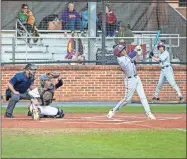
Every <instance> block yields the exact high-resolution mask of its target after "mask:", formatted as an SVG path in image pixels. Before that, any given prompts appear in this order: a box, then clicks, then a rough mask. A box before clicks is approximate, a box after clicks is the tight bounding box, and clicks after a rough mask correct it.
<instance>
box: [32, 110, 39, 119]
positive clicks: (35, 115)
mask: <svg viewBox="0 0 187 159" xmlns="http://www.w3.org/2000/svg"><path fill="white" fill-rule="evenodd" d="M32 118H33V119H34V120H40V110H39V109H33V112H32Z"/></svg>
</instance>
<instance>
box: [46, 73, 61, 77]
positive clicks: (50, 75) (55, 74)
mask: <svg viewBox="0 0 187 159" xmlns="http://www.w3.org/2000/svg"><path fill="white" fill-rule="evenodd" d="M47 76H48V77H49V78H58V77H59V76H60V73H58V72H50V73H47Z"/></svg>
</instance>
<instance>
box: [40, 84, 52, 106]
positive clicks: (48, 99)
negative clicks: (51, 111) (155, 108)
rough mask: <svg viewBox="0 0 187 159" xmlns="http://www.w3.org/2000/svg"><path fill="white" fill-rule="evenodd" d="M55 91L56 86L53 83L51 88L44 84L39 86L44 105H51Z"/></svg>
mask: <svg viewBox="0 0 187 159" xmlns="http://www.w3.org/2000/svg"><path fill="white" fill-rule="evenodd" d="M54 91H55V87H54V85H53V84H52V85H51V86H50V87H49V88H46V87H43V86H40V87H38V92H39V94H40V100H41V103H42V105H49V104H50V103H52V100H53V96H54Z"/></svg>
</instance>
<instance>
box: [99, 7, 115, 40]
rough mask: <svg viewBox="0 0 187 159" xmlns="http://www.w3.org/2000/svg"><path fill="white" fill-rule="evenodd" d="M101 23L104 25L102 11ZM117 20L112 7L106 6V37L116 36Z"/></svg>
mask: <svg viewBox="0 0 187 159" xmlns="http://www.w3.org/2000/svg"><path fill="white" fill-rule="evenodd" d="M98 18H99V22H100V23H102V11H100V13H99V15H98ZM116 22H117V18H116V15H115V13H114V11H113V10H111V8H110V6H109V5H107V6H106V36H115V31H116Z"/></svg>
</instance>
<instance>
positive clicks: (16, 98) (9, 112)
mask: <svg viewBox="0 0 187 159" xmlns="http://www.w3.org/2000/svg"><path fill="white" fill-rule="evenodd" d="M19 100H20V94H12V97H11V98H10V100H9V103H8V106H7V109H6V113H5V116H6V117H12V113H13V110H14V108H15V105H16V103H17V102H18V101H19Z"/></svg>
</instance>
